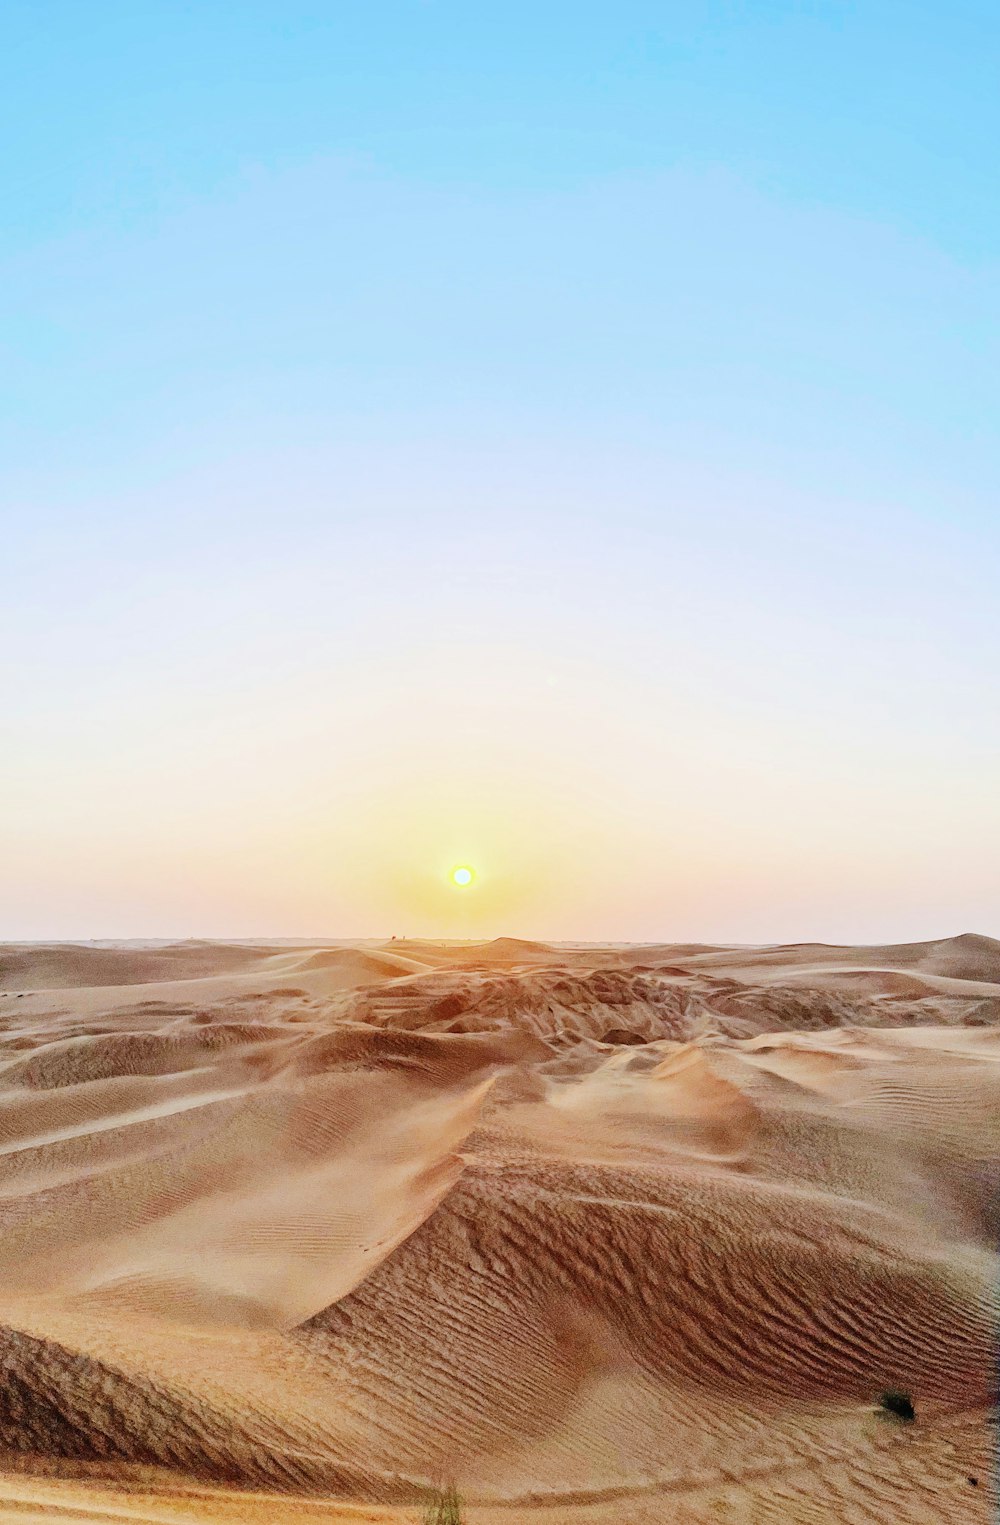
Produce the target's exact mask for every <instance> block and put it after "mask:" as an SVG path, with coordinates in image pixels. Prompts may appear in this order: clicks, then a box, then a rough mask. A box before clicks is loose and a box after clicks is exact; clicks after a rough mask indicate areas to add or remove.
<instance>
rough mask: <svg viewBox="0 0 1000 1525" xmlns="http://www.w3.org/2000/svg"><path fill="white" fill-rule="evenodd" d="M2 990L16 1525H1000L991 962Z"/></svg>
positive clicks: (236, 956)
mask: <svg viewBox="0 0 1000 1525" xmlns="http://www.w3.org/2000/svg"><path fill="white" fill-rule="evenodd" d="M0 982H2V985H3V988H4V994H3V996H2V997H0V1040H2V1041H0V1324H2V1327H0V1362H2V1366H3V1381H2V1382H0V1440H2V1445H3V1450H4V1455H3V1457H0V1469H2V1474H0V1521H4V1520H8V1519H10V1520H15V1519H16V1520H19V1521H20V1520H25V1519H33V1520H38V1521H41V1520H71V1519H75V1520H90V1519H93V1520H98V1519H101V1520H121V1521H125V1520H136V1521H154V1520H155V1521H167V1520H171V1521H191V1522H194V1521H216V1520H218V1521H224V1520H225V1521H236V1520H239V1521H248V1522H252V1521H260V1522H264V1521H275V1522H282V1521H293V1520H295V1521H318V1520H339V1519H342V1520H348V1519H354V1520H368V1521H376V1520H385V1521H389V1520H391V1521H395V1522H400V1521H404V1520H409V1521H417V1520H419V1519H420V1518H421V1515H422V1505H421V1499H422V1498H423V1497H424V1496H425V1490H426V1489H427V1488H428V1487H429V1486H431V1485H433V1484H434V1483H435V1481H439V1480H442V1479H446V1478H454V1479H455V1480H456V1481H457V1483H458V1484H459V1486H460V1489H461V1491H462V1493H463V1496H464V1498H465V1500H466V1504H465V1510H466V1514H467V1517H468V1519H469V1520H470V1521H473V1522H481V1525H486V1522H499V1521H501V1520H503V1521H505V1522H506V1525H515V1522H521V1521H524V1520H528V1519H530V1520H532V1521H533V1522H537V1525H560V1522H561V1525H570V1522H573V1525H583V1522H592V1521H593V1522H596V1521H608V1522H612V1525H615V1522H617V1525H626V1522H628V1525H632V1522H654V1521H655V1522H667V1521H671V1522H673V1521H684V1522H688V1525H702V1522H708V1521H716V1520H719V1519H732V1520H734V1521H741V1520H742V1521H747V1522H750V1521H765V1520H766V1521H771V1520H774V1521H793V1522H794V1521H801V1522H803V1525H804V1522H820V1521H834V1520H845V1521H859V1522H861V1521H876V1520H889V1519H891V1520H893V1521H913V1522H917V1521H932V1520H933V1521H975V1520H984V1521H985V1520H987V1519H989V1518H990V1517H991V1514H992V1511H993V1510H994V1509H995V1506H996V1492H995V1479H994V1475H993V1466H992V1461H991V1457H992V1454H993V1452H994V1450H995V1436H996V1431H995V1422H994V1421H995V1412H996V1402H997V1392H996V1361H995V1350H996V1332H997V1331H996V1318H997V1311H998V1309H997V1285H998V1282H997V1270H998V1266H997V1228H998V1221H1000V1166H998V1163H997V1162H998V1161H1000V1023H998V1021H997V1019H998V1017H1000V944H998V943H995V942H993V941H992V940H991V939H989V938H985V937H973V936H968V935H965V936H960V937H953V938H946V939H942V940H941V941H939V942H933V943H923V944H914V945H908V946H904V947H896V948H890V947H881V948H828V947H823V946H821V945H809V946H789V947H778V946H774V947H768V948H760V949H748V948H731V949H720V948H711V949H710V948H707V947H693V946H691V945H686V946H681V945H669V944H663V945H658V946H656V947H650V946H646V947H634V948H630V947H625V946H622V945H614V946H608V947H603V948H602V947H593V946H583V945H574V946H571V947H563V946H558V945H546V944H540V943H529V942H524V941H521V940H519V939H513V938H503V939H497V940H496V941H494V942H492V943H486V944H428V943H418V942H404V941H395V940H394V941H392V942H389V943H382V944H376V943H371V944H357V945H345V944H328V945H320V944H308V945H301V946H290V945H282V944H266V943H259V944H255V945H252V946H251V945H244V944H240V945H232V944H208V943H194V942H192V943H184V944H177V945H169V946H167V945H164V946H145V947H138V946H134V947H129V946H127V945H121V946H118V947H106V946H96V945H86V946H72V945H60V946H47V947H31V946H28V945H19V946H17V947H8V948H3V949H0ZM995 1024H996V1025H995ZM889 1389H899V1390H902V1391H905V1392H906V1393H908V1394H910V1395H912V1399H913V1402H914V1404H915V1407H916V1411H917V1418H916V1421H915V1422H914V1423H912V1424H907V1423H904V1422H902V1421H900V1420H898V1419H894V1418H892V1417H891V1416H889V1415H887V1414H885V1413H884V1412H882V1411H881V1410H880V1408H879V1400H880V1397H881V1395H882V1394H884V1393H885V1392H886V1391H887V1390H889ZM973 1479H975V1481H972V1480H973Z"/></svg>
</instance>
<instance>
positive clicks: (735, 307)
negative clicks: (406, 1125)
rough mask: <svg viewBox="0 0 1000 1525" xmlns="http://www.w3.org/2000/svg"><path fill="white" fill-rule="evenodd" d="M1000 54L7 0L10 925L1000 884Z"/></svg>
mask: <svg viewBox="0 0 1000 1525" xmlns="http://www.w3.org/2000/svg"><path fill="white" fill-rule="evenodd" d="M998 73H1000V12H998V11H997V8H996V6H995V5H993V4H985V3H984V4H968V3H963V0H956V3H954V4H951V5H948V6H943V5H940V4H925V3H920V0H916V3H915V0H908V3H906V4H903V3H898V4H897V3H892V4H890V3H883V0H866V3H864V4H861V3H849V0H837V3H818V0H817V3H804V0H802V3H797V4H793V3H790V0H758V3H753V0H745V3H742V4H737V3H733V0H730V3H723V0H706V3H702V4H697V3H690V4H684V3H679V4H675V5H664V4H663V3H662V0H660V3H656V4H653V3H649V4H646V3H637V0H616V3H615V4H613V5H612V4H607V3H600V4H594V3H588V0H574V3H573V4H568V3H565V4H564V3H562V0H548V3H546V0H541V3H539V0H534V3H532V4H524V3H521V0H505V3H504V4H502V5H501V4H493V3H491V0H485V3H482V4H476V5H471V6H470V5H468V4H466V3H461V4H460V3H457V0H365V3H355V0H340V3H330V0H324V3H323V4H319V3H315V4H304V3H301V0H281V3H278V0H266V3H264V0H241V3H240V4H238V5H237V4H235V3H233V0H227V3H221V0H199V3H198V4H197V5H187V4H178V3H177V0H170V3H161V0H143V3H142V4H141V5H135V4H131V3H126V0H120V3H111V0H94V3H92V4H90V5H87V6H81V5H79V4H78V3H76V0H62V3H59V0H30V3H23V0H6V4H5V5H4V7H3V15H2V18H0V134H2V141H3V143H4V145H5V150H4V154H3V156H2V163H0V195H2V207H3V214H2V218H0V224H2V228H0V517H2V529H0V568H2V587H3V593H2V598H0V662H2V667H3V673H2V690H0V692H2V703H0V939H8V940H17V939H49V938H64V939H82V938H91V937H93V938H109V937H157V936H158V937H186V936H202V937H213V936H214V937H253V936H267V935H270V936H305V937H313V936H317V937H319V936H330V937H353V936H384V935H389V934H392V933H395V934H397V935H411V936H433V935H442V936H477V937H478V936H492V935H499V934H511V935H521V936H529V937H548V938H565V939H583V940H601V939H605V938H607V939H616V940H617V939H628V940H634V941H654V940H689V939H695V940H701V941H708V942H711V941H738V942H762V941H792V940H810V939H820V940H824V941H831V942H837V941H839V942H879V941H883V940H895V939H905V938H914V939H916V938H926V937H937V936H946V935H950V934H954V933H958V932H962V931H977V932H983V933H987V934H993V935H998V936H1000V869H998V864H1000V788H998V775H1000V766H998V765H1000V681H998V672H1000V597H998V579H1000V506H998V487H1000V437H998V433H997V430H996V417H997V405H998V401H1000V398H998V391H1000V385H998V378H1000V281H998V274H1000V199H998V196H997V180H996V164H995V160H996V144H997V142H998V141H1000V90H998V83H1000V81H998ZM457 864H463V865H466V864H467V865H469V866H471V867H472V868H473V869H474V871H475V877H474V879H473V882H472V884H471V885H469V886H468V887H465V888H458V887H456V886H455V885H454V884H453V883H452V881H451V878H450V875H451V870H452V869H453V868H454V867H455V866H456V865H457Z"/></svg>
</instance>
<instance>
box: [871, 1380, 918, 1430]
mask: <svg viewBox="0 0 1000 1525" xmlns="http://www.w3.org/2000/svg"><path fill="white" fill-rule="evenodd" d="M878 1406H879V1408H880V1409H882V1410H883V1411H884V1412H885V1413H886V1414H892V1415H893V1417H894V1418H896V1419H902V1420H903V1421H904V1422H905V1423H907V1424H912V1422H913V1420H914V1419H916V1417H917V1411H916V1409H915V1408H914V1407H913V1399H912V1398H911V1397H910V1395H909V1393H904V1392H902V1391H901V1390H900V1389H899V1388H898V1387H889V1388H886V1390H885V1392H884V1393H883V1394H882V1396H881V1398H880V1399H879V1400H878Z"/></svg>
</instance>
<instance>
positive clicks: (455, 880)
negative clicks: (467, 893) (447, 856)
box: [451, 868, 475, 890]
mask: <svg viewBox="0 0 1000 1525" xmlns="http://www.w3.org/2000/svg"><path fill="white" fill-rule="evenodd" d="M474 877H475V875H474V874H473V872H472V869H471V868H453V869H452V871H451V882H452V884H457V885H458V887H459V889H463V890H464V889H465V888H466V887H467V886H468V885H470V884H471V883H472V881H473V879H474Z"/></svg>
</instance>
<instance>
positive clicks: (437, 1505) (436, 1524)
mask: <svg viewBox="0 0 1000 1525" xmlns="http://www.w3.org/2000/svg"><path fill="white" fill-rule="evenodd" d="M424 1525H462V1504H461V1500H460V1499H459V1497H458V1492H457V1490H456V1488H455V1485H454V1483H453V1484H452V1485H451V1487H449V1488H445V1489H444V1490H443V1492H441V1493H437V1494H435V1496H434V1498H433V1499H432V1500H431V1502H430V1503H429V1504H428V1506H427V1512H426V1513H425V1515H424Z"/></svg>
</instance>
